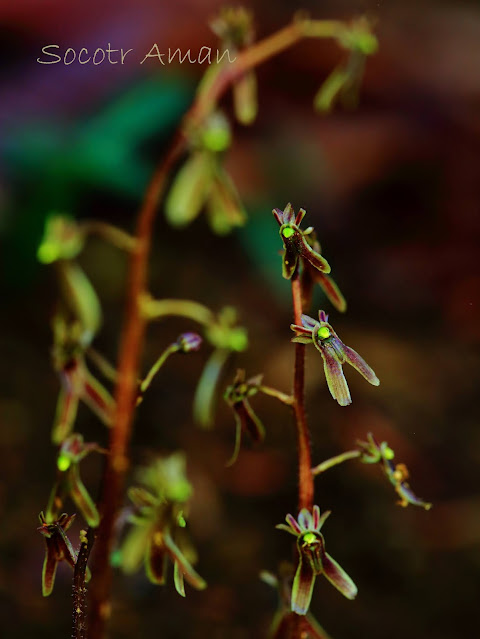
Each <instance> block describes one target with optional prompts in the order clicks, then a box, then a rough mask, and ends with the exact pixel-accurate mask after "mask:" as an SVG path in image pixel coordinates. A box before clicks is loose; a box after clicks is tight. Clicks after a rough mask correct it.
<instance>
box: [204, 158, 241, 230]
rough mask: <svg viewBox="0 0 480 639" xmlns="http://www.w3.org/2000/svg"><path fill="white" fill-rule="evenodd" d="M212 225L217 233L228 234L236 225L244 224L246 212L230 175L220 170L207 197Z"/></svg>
mask: <svg viewBox="0 0 480 639" xmlns="http://www.w3.org/2000/svg"><path fill="white" fill-rule="evenodd" d="M207 214H208V218H209V223H210V227H211V228H212V230H213V232H214V233H217V235H226V234H227V233H230V231H231V230H232V229H233V228H234V227H235V226H243V225H244V224H245V221H246V219H247V218H246V214H245V211H244V209H243V206H242V203H241V201H240V197H239V195H238V193H237V190H236V188H235V186H234V184H233V182H232V180H231V179H230V176H229V175H228V174H227V173H226V172H225V171H223V170H218V171H217V175H216V177H215V180H214V181H213V183H212V187H211V189H210V193H209V195H208V199H207Z"/></svg>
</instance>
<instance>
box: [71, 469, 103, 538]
mask: <svg viewBox="0 0 480 639" xmlns="http://www.w3.org/2000/svg"><path fill="white" fill-rule="evenodd" d="M67 472H68V481H69V483H70V496H71V498H72V499H73V501H74V503H75V505H76V506H77V507H78V508H79V510H80V511H81V513H82V515H83V516H84V518H85V521H86V522H87V523H88V525H89V526H91V527H92V528H96V527H97V526H98V524H99V523H100V515H99V513H98V510H97V507H96V506H95V503H94V502H93V500H92V498H91V497H90V495H89V493H88V491H87V489H86V488H85V486H84V484H83V482H82V480H81V478H80V474H79V471H78V465H77V464H72V465H71V466H70V468H69V470H68V471H67Z"/></svg>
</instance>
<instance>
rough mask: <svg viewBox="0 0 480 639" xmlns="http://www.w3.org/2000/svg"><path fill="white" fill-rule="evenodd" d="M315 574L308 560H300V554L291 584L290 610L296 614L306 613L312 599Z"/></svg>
mask: <svg viewBox="0 0 480 639" xmlns="http://www.w3.org/2000/svg"><path fill="white" fill-rule="evenodd" d="M314 585H315V574H314V572H313V570H312V567H311V566H310V563H309V562H308V561H302V556H301V554H300V556H299V561H298V568H297V572H296V573H295V578H294V580H293V586H292V604H291V605H292V611H293V612H295V613H297V615H306V614H307V612H308V609H309V607H310V601H311V599H312V593H313V586H314Z"/></svg>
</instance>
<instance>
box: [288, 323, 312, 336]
mask: <svg viewBox="0 0 480 639" xmlns="http://www.w3.org/2000/svg"><path fill="white" fill-rule="evenodd" d="M290 328H291V329H292V331H295V332H296V333H299V334H300V335H308V336H309V337H310V339H312V329H311V328H308V327H306V326H299V325H298V324H290Z"/></svg>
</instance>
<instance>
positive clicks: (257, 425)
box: [242, 399, 265, 443]
mask: <svg viewBox="0 0 480 639" xmlns="http://www.w3.org/2000/svg"><path fill="white" fill-rule="evenodd" d="M242 403H243V408H244V410H245V413H246V416H247V419H246V423H245V426H246V429H247V432H248V434H249V435H250V437H251V438H252V440H253V441H254V442H255V443H259V442H262V441H263V440H264V439H265V426H264V425H263V424H262V422H261V421H260V419H259V418H258V417H257V415H256V414H255V411H254V410H253V408H252V407H251V405H250V402H249V401H248V399H245V400H244V401H243V402H242Z"/></svg>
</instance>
